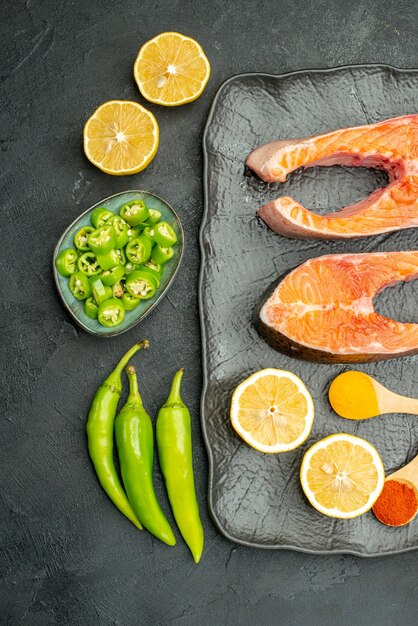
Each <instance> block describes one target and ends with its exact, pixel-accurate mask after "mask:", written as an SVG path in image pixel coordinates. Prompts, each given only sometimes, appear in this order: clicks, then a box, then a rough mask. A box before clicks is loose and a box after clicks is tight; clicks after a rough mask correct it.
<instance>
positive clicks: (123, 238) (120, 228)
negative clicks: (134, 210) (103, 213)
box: [107, 215, 129, 249]
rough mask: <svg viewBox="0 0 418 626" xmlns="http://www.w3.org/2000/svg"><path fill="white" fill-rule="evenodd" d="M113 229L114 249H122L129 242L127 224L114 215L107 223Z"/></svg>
mask: <svg viewBox="0 0 418 626" xmlns="http://www.w3.org/2000/svg"><path fill="white" fill-rule="evenodd" d="M107 223H108V224H111V225H112V226H113V228H114V229H115V233H116V245H115V246H114V247H115V248H119V249H120V248H123V247H124V246H126V244H127V243H128V241H129V235H128V231H129V224H128V223H127V222H125V220H124V219H123V218H122V217H121V216H120V215H114V216H113V217H111V218H110V219H109V220H108V222H107Z"/></svg>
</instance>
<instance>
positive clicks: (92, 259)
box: [77, 252, 101, 276]
mask: <svg viewBox="0 0 418 626" xmlns="http://www.w3.org/2000/svg"><path fill="white" fill-rule="evenodd" d="M77 267H78V269H79V270H80V272H83V274H85V275H86V276H94V275H95V274H98V273H99V272H100V271H101V267H100V265H99V263H98V260H97V256H96V255H95V254H94V252H84V253H83V254H82V255H81V256H80V257H78V260H77Z"/></svg>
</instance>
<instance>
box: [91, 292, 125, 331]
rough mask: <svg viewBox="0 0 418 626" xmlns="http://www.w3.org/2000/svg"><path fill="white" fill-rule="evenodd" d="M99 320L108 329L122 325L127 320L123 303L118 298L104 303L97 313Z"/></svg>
mask: <svg viewBox="0 0 418 626" xmlns="http://www.w3.org/2000/svg"><path fill="white" fill-rule="evenodd" d="M97 319H98V320H99V323H100V324H101V325H102V326H106V328H113V327H114V326H119V324H122V322H123V320H124V319H125V309H124V306H123V304H122V302H121V301H120V300H118V299H117V298H109V300H105V301H104V302H102V303H101V304H100V306H99V310H98V311H97Z"/></svg>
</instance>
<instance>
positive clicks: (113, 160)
mask: <svg viewBox="0 0 418 626" xmlns="http://www.w3.org/2000/svg"><path fill="white" fill-rule="evenodd" d="M159 136H160V133H159V128H158V124H157V120H156V119H155V117H154V116H153V114H152V113H151V112H150V111H147V109H145V108H144V107H143V106H141V105H140V104H138V103H137V102H131V101H129V100H111V101H110V102H105V103H104V104H102V105H101V106H99V108H98V109H96V111H95V112H94V113H93V115H92V116H91V117H90V118H89V119H88V120H87V122H86V125H85V126H84V152H85V153H86V156H87V158H88V159H89V161H91V162H92V163H93V165H96V167H98V168H99V169H101V170H102V171H103V172H106V174H112V175H113V176H125V175H127V174H136V173H137V172H140V171H141V170H143V169H144V168H145V167H147V165H148V164H149V163H150V162H151V161H152V159H153V158H154V156H155V154H156V152H157V149H158V142H159Z"/></svg>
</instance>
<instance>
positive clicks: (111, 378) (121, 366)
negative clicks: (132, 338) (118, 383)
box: [106, 339, 149, 384]
mask: <svg viewBox="0 0 418 626" xmlns="http://www.w3.org/2000/svg"><path fill="white" fill-rule="evenodd" d="M141 348H149V341H148V339H144V340H143V341H138V343H136V344H135V345H134V346H132V348H131V349H130V350H128V352H127V353H126V354H124V355H123V357H122V358H121V360H120V361H119V363H118V364H117V366H116V367H115V369H114V370H113V372H112V373H111V374H110V376H109V377H108V378H107V381H106V382H107V383H108V384H112V383H113V381H114V380H115V379H116V380H119V379H120V376H121V375H122V372H123V370H124V369H125V367H126V366H127V365H128V363H129V361H130V360H131V358H132V357H133V355H134V354H136V353H137V352H138V350H141Z"/></svg>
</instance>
